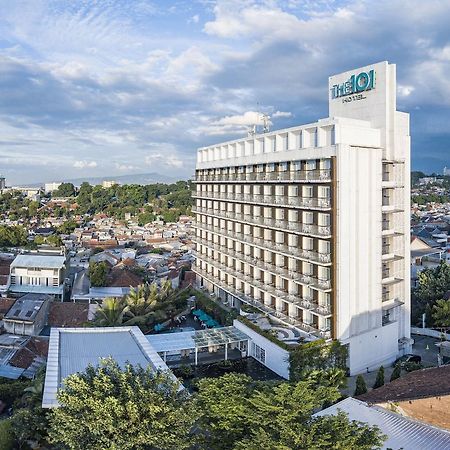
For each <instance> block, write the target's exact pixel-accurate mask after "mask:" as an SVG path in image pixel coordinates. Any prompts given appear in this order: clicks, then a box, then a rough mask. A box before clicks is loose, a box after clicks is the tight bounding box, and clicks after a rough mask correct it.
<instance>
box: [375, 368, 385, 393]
mask: <svg viewBox="0 0 450 450" xmlns="http://www.w3.org/2000/svg"><path fill="white" fill-rule="evenodd" d="M383 385H384V367H383V366H380V368H379V369H378V372H377V378H376V379H375V384H374V385H373V388H374V389H377V388H379V387H381V386H383Z"/></svg>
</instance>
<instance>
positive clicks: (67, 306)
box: [48, 302, 89, 327]
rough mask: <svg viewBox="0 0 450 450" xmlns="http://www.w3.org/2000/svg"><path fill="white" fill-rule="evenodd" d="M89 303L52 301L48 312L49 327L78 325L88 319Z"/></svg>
mask: <svg viewBox="0 0 450 450" xmlns="http://www.w3.org/2000/svg"><path fill="white" fill-rule="evenodd" d="M88 313H89V305H86V304H84V303H67V302H52V303H51V304H50V311H49V313H48V325H50V326H51V327H79V326H82V325H84V324H85V323H86V322H87V321H88Z"/></svg>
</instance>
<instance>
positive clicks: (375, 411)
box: [315, 397, 450, 450]
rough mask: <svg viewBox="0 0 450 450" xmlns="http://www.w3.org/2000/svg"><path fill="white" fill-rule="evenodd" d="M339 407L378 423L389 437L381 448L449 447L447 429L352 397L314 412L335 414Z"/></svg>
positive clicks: (430, 449) (449, 449) (427, 449)
mask: <svg viewBox="0 0 450 450" xmlns="http://www.w3.org/2000/svg"><path fill="white" fill-rule="evenodd" d="M338 411H343V412H345V413H346V414H348V417H349V419H350V420H358V421H360V422H366V423H368V424H369V425H376V426H378V427H379V428H380V430H381V432H382V433H383V434H385V435H387V437H388V438H387V440H386V441H385V442H384V445H383V447H382V448H383V449H389V448H394V449H397V448H404V449H408V450H437V449H439V450H450V432H448V431H446V430H443V429H441V428H437V427H434V426H432V425H428V424H425V423H422V422H418V421H416V420H412V419H409V418H407V417H404V416H401V415H399V414H396V413H393V412H391V411H388V410H386V409H384V408H381V407H379V406H369V405H368V404H367V403H364V402H362V401H360V400H356V399H354V398H352V397H348V398H346V399H345V400H342V401H341V402H339V403H336V404H335V405H333V406H330V407H329V408H326V409H324V410H323V411H320V412H319V413H317V414H315V415H316V416H325V415H335V414H337V413H338Z"/></svg>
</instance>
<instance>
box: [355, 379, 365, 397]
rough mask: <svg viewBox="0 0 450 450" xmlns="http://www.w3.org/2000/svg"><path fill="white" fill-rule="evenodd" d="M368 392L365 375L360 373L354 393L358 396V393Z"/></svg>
mask: <svg viewBox="0 0 450 450" xmlns="http://www.w3.org/2000/svg"><path fill="white" fill-rule="evenodd" d="M366 392H367V386H366V381H365V380H364V377H363V376H362V375H358V376H357V377H356V387H355V393H354V394H353V395H354V396H355V397H357V396H358V395H362V394H365V393H366Z"/></svg>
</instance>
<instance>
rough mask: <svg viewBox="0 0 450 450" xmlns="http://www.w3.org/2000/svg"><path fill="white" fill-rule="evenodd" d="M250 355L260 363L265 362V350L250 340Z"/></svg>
mask: <svg viewBox="0 0 450 450" xmlns="http://www.w3.org/2000/svg"><path fill="white" fill-rule="evenodd" d="M252 356H253V357H254V358H255V359H257V360H258V361H260V362H261V363H263V364H265V363H266V351H265V350H264V349H263V348H261V347H260V346H259V345H256V344H255V343H254V342H252Z"/></svg>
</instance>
